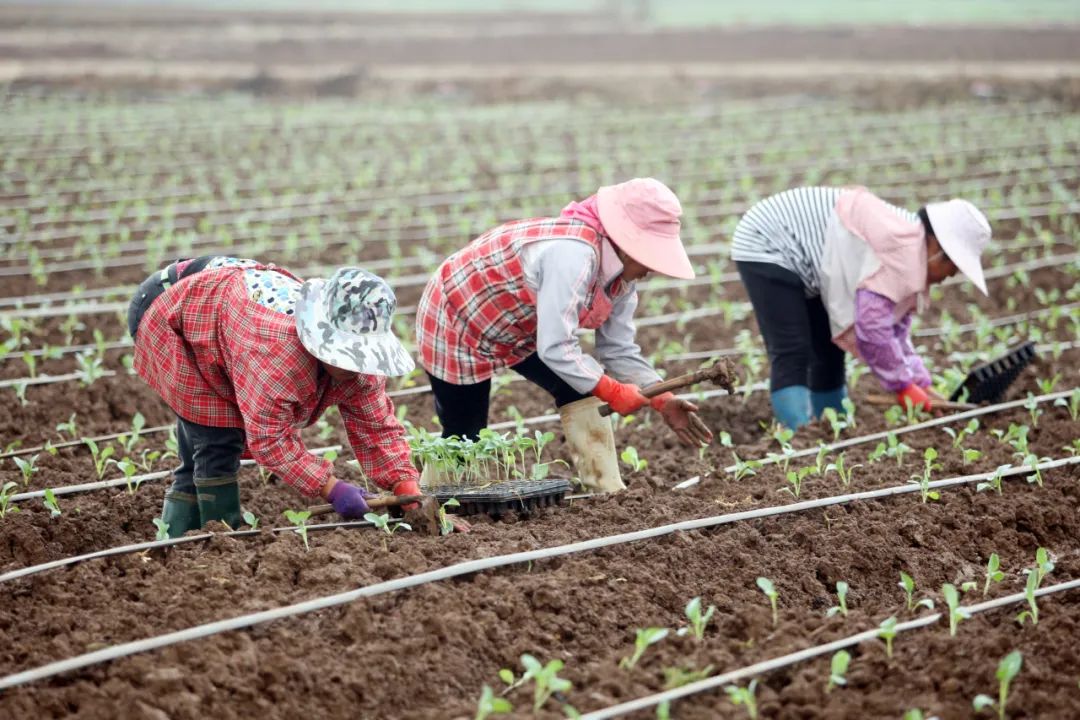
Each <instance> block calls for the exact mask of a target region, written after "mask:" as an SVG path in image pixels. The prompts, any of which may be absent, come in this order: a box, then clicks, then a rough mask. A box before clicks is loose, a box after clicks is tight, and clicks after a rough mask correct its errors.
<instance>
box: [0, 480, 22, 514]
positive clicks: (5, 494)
mask: <svg viewBox="0 0 1080 720" xmlns="http://www.w3.org/2000/svg"><path fill="white" fill-rule="evenodd" d="M16 487H18V486H17V485H16V484H15V483H14V482H12V481H8V482H6V483H4V485H3V487H0V519H3V518H5V517H7V514H8V513H17V512H19V506H18V505H12V504H11V496H12V495H14V494H15V488H16Z"/></svg>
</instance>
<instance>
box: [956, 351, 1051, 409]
mask: <svg viewBox="0 0 1080 720" xmlns="http://www.w3.org/2000/svg"><path fill="white" fill-rule="evenodd" d="M1034 359H1035V343H1033V342H1026V343H1024V344H1023V345H1021V346H1020V347H1018V348H1015V349H1013V350H1010V351H1009V352H1008V353H1006V354H1005V355H1004V356H1003V357H1000V358H998V359H997V360H993V361H991V362H988V363H986V364H985V365H980V366H979V367H977V368H975V369H974V370H972V371H971V372H970V373H968V376H967V378H966V379H965V380H964V382H963V384H962V385H960V387H958V388H956V390H954V391H953V394H952V396H951V397H950V398H949V399H950V400H960V399H961V398H963V397H964V390H965V389H966V390H967V402H969V403H982V402H988V403H998V402H1001V399H1002V398H1003V397H1004V396H1005V391H1006V390H1008V389H1009V386H1010V385H1012V384H1013V383H1014V382H1016V378H1017V377H1019V376H1020V372H1021V371H1022V370H1023V369H1024V368H1026V367H1027V366H1028V365H1030V364H1031V361H1032V360H1034Z"/></svg>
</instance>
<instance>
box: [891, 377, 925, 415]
mask: <svg viewBox="0 0 1080 720" xmlns="http://www.w3.org/2000/svg"><path fill="white" fill-rule="evenodd" d="M896 402H898V403H900V407H902V408H905V409H907V406H908V403H910V404H911V406H912V407H917V408H922V409H923V410H927V411H929V410H930V409H931V408H932V407H933V406H934V404H933V402H932V401H931V400H930V396H929V395H927V394H926V391H925V390H923V389H922V388H921V387H919V386H918V385H916V384H915V383H911V384H910V385H908V386H907V387H906V388H904V389H903V390H901V391H900V392H898V393H896Z"/></svg>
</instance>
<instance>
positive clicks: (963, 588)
mask: <svg viewBox="0 0 1080 720" xmlns="http://www.w3.org/2000/svg"><path fill="white" fill-rule="evenodd" d="M977 587H979V583H977V582H975V581H974V580H968V581H967V582H962V583H960V592H962V593H969V592H971V591H972V590H974V589H975V588H977Z"/></svg>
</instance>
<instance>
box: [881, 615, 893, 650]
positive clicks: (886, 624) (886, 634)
mask: <svg viewBox="0 0 1080 720" xmlns="http://www.w3.org/2000/svg"><path fill="white" fill-rule="evenodd" d="M896 624H897V623H896V617H895V616H894V617H890V618H886V619H885V620H882V621H881V624H880V625H879V626H878V637H879V638H881V639H882V640H884V641H885V656H886V657H889V658H891V657H892V652H893V640H894V639H895V638H896Z"/></svg>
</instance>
